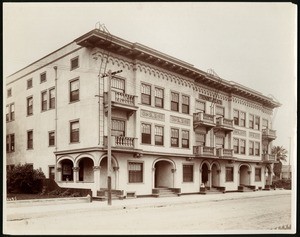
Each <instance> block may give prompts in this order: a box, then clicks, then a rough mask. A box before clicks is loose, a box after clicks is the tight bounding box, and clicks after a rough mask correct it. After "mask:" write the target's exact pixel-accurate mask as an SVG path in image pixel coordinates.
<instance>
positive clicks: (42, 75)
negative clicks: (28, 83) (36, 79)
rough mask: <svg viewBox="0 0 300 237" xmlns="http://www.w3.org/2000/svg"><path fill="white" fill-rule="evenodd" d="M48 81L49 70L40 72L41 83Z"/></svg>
mask: <svg viewBox="0 0 300 237" xmlns="http://www.w3.org/2000/svg"><path fill="white" fill-rule="evenodd" d="M44 77H45V78H44ZM46 81H47V72H46V71H45V72H42V73H40V84H42V83H44V82H46Z"/></svg>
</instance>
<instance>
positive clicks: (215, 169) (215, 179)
mask: <svg viewBox="0 0 300 237" xmlns="http://www.w3.org/2000/svg"><path fill="white" fill-rule="evenodd" d="M220 172H221V166H220V164H219V163H218V162H216V161H214V162H213V163H212V164H211V185H212V187H218V186H220Z"/></svg>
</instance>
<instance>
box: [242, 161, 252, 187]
mask: <svg viewBox="0 0 300 237" xmlns="http://www.w3.org/2000/svg"><path fill="white" fill-rule="evenodd" d="M239 173H240V185H241V186H243V185H244V186H247V185H250V173H251V171H250V167H249V166H248V165H241V166H240V169H239Z"/></svg>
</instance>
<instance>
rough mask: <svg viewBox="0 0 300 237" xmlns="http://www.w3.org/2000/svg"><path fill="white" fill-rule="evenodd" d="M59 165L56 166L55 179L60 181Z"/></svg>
mask: <svg viewBox="0 0 300 237" xmlns="http://www.w3.org/2000/svg"><path fill="white" fill-rule="evenodd" d="M61 171H62V169H61V167H57V168H56V174H55V180H56V181H58V182H60V181H61Z"/></svg>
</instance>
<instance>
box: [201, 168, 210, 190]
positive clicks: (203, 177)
mask: <svg viewBox="0 0 300 237" xmlns="http://www.w3.org/2000/svg"><path fill="white" fill-rule="evenodd" d="M201 181H202V183H203V184H204V185H205V186H206V187H208V186H209V184H208V166H207V164H203V165H202V171H201Z"/></svg>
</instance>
